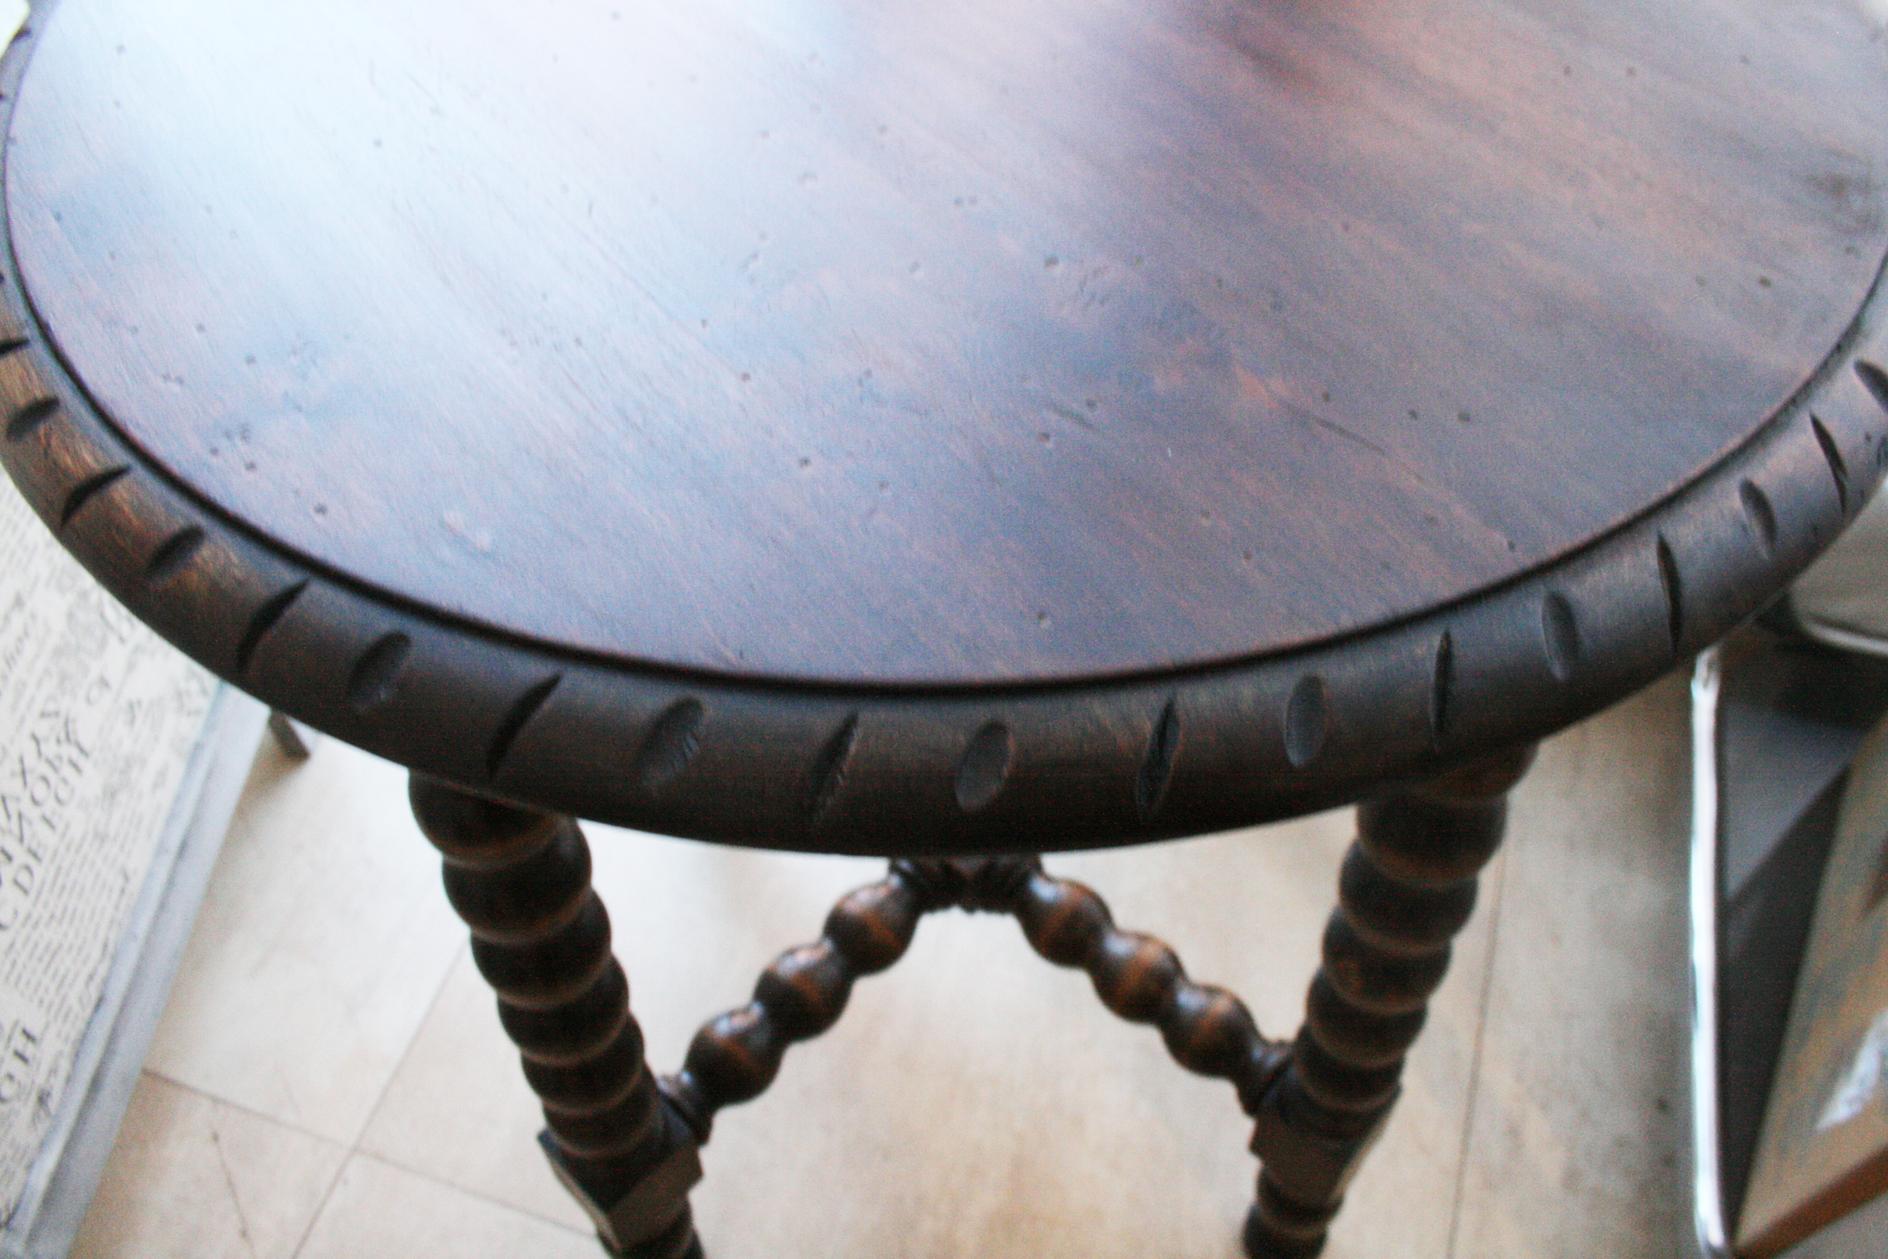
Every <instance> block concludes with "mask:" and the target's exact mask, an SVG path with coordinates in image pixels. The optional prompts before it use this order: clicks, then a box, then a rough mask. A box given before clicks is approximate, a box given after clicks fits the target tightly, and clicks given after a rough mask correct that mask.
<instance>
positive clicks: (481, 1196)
mask: <svg viewBox="0 0 1888 1259" xmlns="http://www.w3.org/2000/svg"><path fill="white" fill-rule="evenodd" d="M357 1154H358V1157H360V1158H364V1159H366V1160H368V1161H369V1162H372V1163H379V1164H380V1165H381V1166H382V1167H391V1168H393V1169H394V1170H395V1171H398V1172H404V1173H405V1174H406V1175H408V1176H412V1177H413V1178H414V1179H416V1180H423V1181H426V1182H427V1183H428V1184H431V1185H437V1186H439V1187H440V1188H441V1189H445V1190H449V1191H450V1192H452V1193H456V1194H458V1195H459V1196H461V1197H464V1198H471V1199H472V1200H473V1201H474V1202H483V1203H484V1204H485V1205H486V1206H489V1207H493V1208H495V1209H497V1210H500V1211H504V1212H506V1213H508V1214H511V1215H521V1216H523V1217H524V1218H525V1219H528V1220H536V1221H537V1222H538V1223H540V1224H544V1225H547V1226H548V1227H550V1228H555V1229H558V1230H560V1231H562V1232H566V1233H569V1234H570V1235H571V1236H573V1237H582V1238H586V1239H588V1238H593V1237H594V1236H595V1234H594V1233H590V1232H585V1231H584V1230H583V1229H581V1228H579V1227H577V1226H575V1225H573V1224H571V1223H570V1222H569V1221H568V1220H560V1219H557V1218H556V1217H555V1216H550V1215H546V1214H544V1212H542V1211H536V1210H533V1209H532V1208H530V1207H526V1206H520V1205H518V1204H517V1203H516V1202H506V1201H505V1200H504V1199H502V1198H494V1197H493V1196H492V1195H491V1194H489V1193H486V1192H484V1191H483V1190H479V1189H472V1188H469V1187H467V1186H465V1185H462V1184H459V1183H458V1182H457V1181H451V1180H445V1179H442V1178H441V1177H440V1176H439V1175H437V1174H436V1173H434V1172H429V1171H426V1170H424V1169H422V1168H418V1167H415V1166H413V1165H412V1164H411V1163H405V1162H402V1161H401V1160H399V1159H397V1158H390V1157H388V1156H387V1155H385V1154H375V1153H372V1152H371V1151H368V1150H360V1151H357ZM291 1259H293V1257H292V1256H291Z"/></svg>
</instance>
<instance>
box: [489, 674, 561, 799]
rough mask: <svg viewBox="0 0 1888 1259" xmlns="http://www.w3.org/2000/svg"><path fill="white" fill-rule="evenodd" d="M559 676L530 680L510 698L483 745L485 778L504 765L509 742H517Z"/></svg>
mask: <svg viewBox="0 0 1888 1259" xmlns="http://www.w3.org/2000/svg"><path fill="white" fill-rule="evenodd" d="M563 680H564V675H563V674H561V673H553V674H552V675H551V676H550V677H548V678H544V679H542V680H541V681H538V682H534V683H532V684H531V686H530V687H529V688H528V689H527V690H525V692H524V693H523V694H521V695H519V696H518V698H517V699H515V700H513V701H511V707H509V708H507V709H506V710H505V715H504V716H503V717H501V718H499V721H498V728H497V729H496V730H494V731H492V740H491V742H490V743H489V744H487V745H486V748H485V776H486V777H487V778H496V777H498V771H499V770H500V769H501V768H503V767H504V764H505V757H507V756H508V755H510V754H511V745H512V744H513V743H515V742H517V740H518V736H519V734H521V733H522V732H523V731H524V728H525V724H526V723H527V722H529V721H530V720H531V718H532V717H534V716H536V715H537V711H538V709H540V708H542V707H544V701H545V700H548V699H549V698H550V697H551V692H552V691H555V690H556V689H557V686H558V683H560V682H562V681H563Z"/></svg>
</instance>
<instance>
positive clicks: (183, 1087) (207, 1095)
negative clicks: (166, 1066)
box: [139, 1067, 348, 1150]
mask: <svg viewBox="0 0 1888 1259" xmlns="http://www.w3.org/2000/svg"><path fill="white" fill-rule="evenodd" d="M139 1070H140V1071H141V1072H142V1073H143V1074H144V1075H147V1076H149V1077H150V1078H151V1079H153V1080H156V1081H157V1082H158V1083H160V1084H164V1085H168V1086H169V1087H171V1088H174V1089H178V1090H180V1091H182V1092H185V1093H189V1094H191V1095H192V1096H195V1097H201V1098H202V1099H203V1100H204V1101H206V1102H209V1103H210V1104H211V1105H212V1106H222V1107H225V1108H227V1109H229V1110H233V1111H235V1112H236V1113H237V1114H239V1115H247V1116H248V1117H249V1118H251V1119H256V1120H260V1121H261V1122H263V1123H266V1124H268V1125H270V1126H271V1127H274V1128H283V1129H286V1130H287V1131H289V1132H292V1133H294V1134H295V1135H296V1136H299V1137H307V1138H308V1139H309V1140H310V1141H319V1142H321V1143H322V1144H323V1145H332V1146H334V1147H335V1148H336V1149H339V1150H345V1149H347V1148H348V1144H347V1142H345V1141H342V1140H340V1139H338V1138H336V1137H331V1136H329V1135H328V1134H327V1133H325V1132H316V1131H315V1130H314V1129H312V1128H305V1127H303V1126H302V1125H301V1124H299V1123H297V1122H295V1121H294V1120H291V1119H284V1118H282V1117H281V1116H280V1115H272V1114H270V1113H269V1112H268V1111H266V1110H258V1109H257V1108H256V1107H254V1106H251V1105H250V1104H249V1103H247V1102H239V1101H236V1100H235V1099H233V1098H228V1097H224V1096H223V1095H222V1094H220V1093H213V1092H211V1091H210V1090H209V1089H207V1088H203V1087H202V1086H200V1085H196V1084H191V1083H190V1082H189V1081H187V1080H180V1079H178V1078H177V1077H176V1076H174V1075H168V1074H166V1073H165V1072H162V1071H159V1070H158V1069H157V1068H155V1067H141V1068H139Z"/></svg>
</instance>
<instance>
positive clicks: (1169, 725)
mask: <svg viewBox="0 0 1888 1259" xmlns="http://www.w3.org/2000/svg"><path fill="white" fill-rule="evenodd" d="M1179 751H1180V713H1179V710H1178V709H1177V708H1176V707H1175V703H1174V701H1173V700H1172V699H1169V700H1168V701H1167V704H1166V707H1164V708H1162V709H1161V710H1160V717H1159V719H1158V720H1156V721H1155V722H1154V728H1153V730H1152V731H1150V732H1149V733H1148V736H1147V751H1146V753H1145V754H1144V755H1143V756H1142V757H1141V772H1140V774H1139V776H1138V777H1137V778H1136V779H1135V781H1134V805H1135V808H1137V809H1138V810H1139V811H1140V815H1141V819H1142V820H1143V821H1145V820H1147V819H1148V818H1151V817H1153V816H1154V814H1156V813H1158V812H1159V811H1160V806H1161V803H1162V802H1163V801H1165V800H1166V798H1167V784H1168V783H1169V782H1171V781H1172V779H1173V765H1174V758H1175V757H1176V756H1177V755H1178V754H1179Z"/></svg>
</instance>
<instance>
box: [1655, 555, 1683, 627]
mask: <svg viewBox="0 0 1888 1259" xmlns="http://www.w3.org/2000/svg"><path fill="white" fill-rule="evenodd" d="M1658 559H1659V582H1660V584H1661V585H1663V586H1664V587H1665V629H1666V633H1667V634H1669V635H1670V637H1671V643H1672V654H1673V655H1677V654H1678V652H1679V650H1680V648H1681V647H1682V646H1683V645H1684V642H1685V587H1684V584H1683V581H1682V579H1681V578H1680V577H1679V573H1678V557H1677V556H1675V555H1673V554H1672V544H1671V543H1670V542H1668V541H1666V540H1665V535H1664V534H1662V533H1661V534H1660V535H1659V544H1658Z"/></svg>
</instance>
